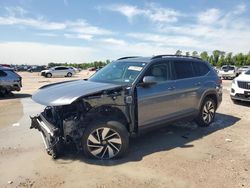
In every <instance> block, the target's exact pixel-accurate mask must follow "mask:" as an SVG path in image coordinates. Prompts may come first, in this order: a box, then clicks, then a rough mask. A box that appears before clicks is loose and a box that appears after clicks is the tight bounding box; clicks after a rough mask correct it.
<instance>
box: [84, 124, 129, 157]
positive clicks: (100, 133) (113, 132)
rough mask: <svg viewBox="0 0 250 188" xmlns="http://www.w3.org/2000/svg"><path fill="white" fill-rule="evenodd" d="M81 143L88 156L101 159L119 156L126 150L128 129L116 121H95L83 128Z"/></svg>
mask: <svg viewBox="0 0 250 188" xmlns="http://www.w3.org/2000/svg"><path fill="white" fill-rule="evenodd" d="M82 145H83V151H84V154H85V155H87V156H88V157H92V158H96V159H101V160H103V159H104V160H108V159H112V158H119V157H122V156H123V155H124V154H125V153H126V152H127V150H128V145H129V135H128V131H127V129H126V128H125V126H124V125H123V124H121V123H120V122H117V121H101V122H96V123H94V124H92V125H89V126H88V127H87V128H86V129H85V131H84V134H83V137H82Z"/></svg>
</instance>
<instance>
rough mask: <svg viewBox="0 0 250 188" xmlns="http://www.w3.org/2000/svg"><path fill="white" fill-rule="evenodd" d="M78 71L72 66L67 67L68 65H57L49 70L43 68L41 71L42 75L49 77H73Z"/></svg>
mask: <svg viewBox="0 0 250 188" xmlns="http://www.w3.org/2000/svg"><path fill="white" fill-rule="evenodd" d="M75 73H76V71H75V70H74V69H73V68H72V67H67V66H57V67H52V68H50V69H48V70H43V71H41V76H45V77H48V78H51V77H63V76H64V77H65V76H67V77H71V76H73V75H74V74H75Z"/></svg>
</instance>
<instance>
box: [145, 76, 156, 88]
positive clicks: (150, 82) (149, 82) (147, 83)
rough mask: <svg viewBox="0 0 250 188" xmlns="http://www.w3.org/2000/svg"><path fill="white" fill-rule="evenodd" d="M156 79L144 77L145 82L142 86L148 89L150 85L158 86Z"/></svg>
mask: <svg viewBox="0 0 250 188" xmlns="http://www.w3.org/2000/svg"><path fill="white" fill-rule="evenodd" d="M156 82H157V81H156V78H155V77H154V76H145V77H143V82H142V83H141V86H143V87H148V86H150V85H153V84H156Z"/></svg>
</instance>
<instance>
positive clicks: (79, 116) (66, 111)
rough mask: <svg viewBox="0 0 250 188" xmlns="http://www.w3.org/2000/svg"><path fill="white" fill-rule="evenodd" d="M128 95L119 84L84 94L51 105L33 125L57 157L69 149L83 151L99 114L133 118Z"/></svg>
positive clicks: (126, 118)
mask: <svg viewBox="0 0 250 188" xmlns="http://www.w3.org/2000/svg"><path fill="white" fill-rule="evenodd" d="M127 94H128V93H127V90H126V89H124V88H123V87H116V88H112V89H108V90H104V91H101V92H98V93H95V94H91V95H87V96H84V97H80V98H78V99H77V100H76V101H74V102H73V103H71V104H66V105H64V104H63V105H60V106H48V107H46V108H45V109H44V111H43V112H42V113H41V114H40V115H37V116H34V117H31V127H30V128H31V129H33V128H34V129H37V130H38V131H40V133H41V135H42V137H43V141H44V144H45V148H46V151H47V153H48V154H49V155H51V156H52V157H53V158H57V157H59V156H61V155H62V154H63V153H64V151H65V150H66V148H68V149H70V150H72V149H73V150H74V151H81V150H82V149H83V146H82V136H83V134H84V130H85V128H86V127H87V126H89V125H90V126H91V124H92V123H93V122H94V121H96V120H98V117H107V116H108V115H112V116H113V117H114V118H119V119H121V120H124V122H125V121H126V122H129V121H130V120H129V116H128V115H127V114H129V111H130V106H129V105H127V104H126V101H125V99H126V96H127Z"/></svg>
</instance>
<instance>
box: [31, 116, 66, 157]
mask: <svg viewBox="0 0 250 188" xmlns="http://www.w3.org/2000/svg"><path fill="white" fill-rule="evenodd" d="M30 119H31V126H30V128H31V129H37V130H38V131H40V133H41V135H42V138H43V142H44V145H45V149H46V151H47V153H48V154H49V155H51V156H52V157H53V158H54V159H56V158H57V157H58V156H59V155H60V154H61V153H62V148H63V141H62V137H61V136H60V130H59V129H58V128H57V127H55V126H54V125H53V124H51V123H50V122H48V121H47V120H46V119H45V118H44V117H43V116H42V115H38V116H34V117H30Z"/></svg>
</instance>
